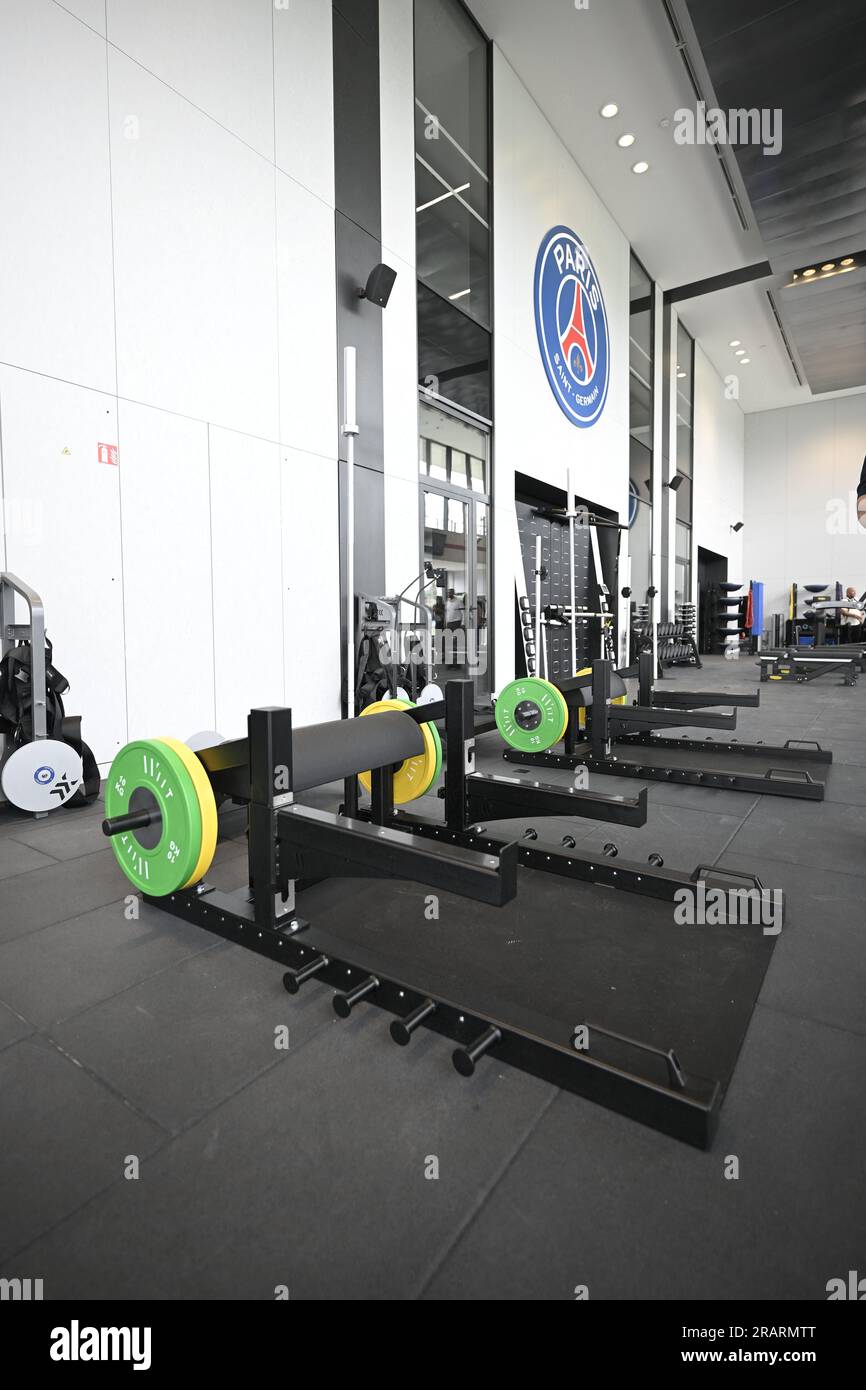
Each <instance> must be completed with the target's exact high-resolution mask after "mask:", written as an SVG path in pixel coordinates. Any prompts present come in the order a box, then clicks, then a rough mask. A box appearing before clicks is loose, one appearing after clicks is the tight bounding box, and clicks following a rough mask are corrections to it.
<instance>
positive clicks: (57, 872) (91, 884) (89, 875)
mask: <svg viewBox="0 0 866 1390" xmlns="http://www.w3.org/2000/svg"><path fill="white" fill-rule="evenodd" d="M124 882H125V880H124V879H123V876H122V875H121V874H120V872H119V870H118V867H117V860H116V859H115V857H114V855H113V854H112V852H111V850H110V849H109V848H107V847H106V848H105V849H103V850H100V851H99V852H98V853H97V854H86V855H84V856H83V857H82V858H81V859H69V860H66V861H65V863H62V864H58V863H52V864H51V866H50V867H48V868H41V869H33V870H31V871H30V872H27V873H21V874H15V875H14V876H13V877H12V878H6V879H3V880H2V881H0V942H2V941H11V940H12V939H13V938H14V937H16V936H23V935H24V933H25V932H30V931H39V929H40V928H41V927H50V926H52V925H53V924H54V923H55V922H62V921H64V920H65V919H66V918H68V917H70V916H80V914H81V913H83V912H88V911H89V910H90V909H91V908H94V907H102V906H104V905H105V904H106V903H110V902H117V901H118V899H120V898H122V897H123V888H124ZM127 886H128V885H127Z"/></svg>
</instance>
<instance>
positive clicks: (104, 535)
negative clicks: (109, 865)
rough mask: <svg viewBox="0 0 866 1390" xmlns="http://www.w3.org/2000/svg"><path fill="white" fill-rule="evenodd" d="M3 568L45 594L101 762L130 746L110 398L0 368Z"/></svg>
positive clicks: (69, 702) (78, 707)
mask: <svg viewBox="0 0 866 1390" xmlns="http://www.w3.org/2000/svg"><path fill="white" fill-rule="evenodd" d="M0 416H2V430H3V477H4V490H5V497H4V503H5V508H4V510H5V515H6V520H7V535H6V563H7V566H8V568H9V569H10V570H12V571H13V573H15V574H17V575H18V577H19V578H20V579H23V580H24V581H25V583H27V584H30V585H31V587H32V588H34V589H36V590H37V592H38V593H39V594H40V595H41V596H42V599H43V601H44V604H45V617H46V624H47V630H48V635H49V637H50V638H51V640H52V641H53V643H54V654H55V658H56V661H57V665H58V667H59V669H60V670H61V671H62V672H63V674H64V675H65V676H66V677H67V678H68V680H69V682H70V690H69V694H68V696H67V697H66V698H65V700H64V703H65V705H66V710H67V713H69V714H80V715H81V716H82V732H83V735H84V738H85V740H86V741H87V742H88V743H89V744H90V746H91V747H92V749H93V751H94V753H95V755H96V758H97V760H98V761H99V762H107V761H109V760H110V759H111V758H112V757H113V756H114V754H115V752H116V751H117V749H118V748H119V747H120V745H121V743H123V742H124V741H125V739H126V689H125V680H124V632H123V593H122V589H123V583H122V572H121V550H120V488H119V481H120V480H119V470H118V466H117V464H112V463H106V462H103V461H102V459H103V458H105V457H110V456H108V455H106V454H105V452H104V451H102V456H101V452H100V449H99V445H100V444H104V445H111V446H116V444H117V413H116V408H115V401H114V398H113V397H112V396H108V395H103V394H102V393H100V392H97V391H88V390H85V389H84V388H83V387H79V386H70V385H68V384H67V383H65V382H61V381H53V380H51V379H50V378H48V377H42V376H37V375H36V374H35V373H32V372H26V371H18V370H16V369H14V368H11V367H2V368H0Z"/></svg>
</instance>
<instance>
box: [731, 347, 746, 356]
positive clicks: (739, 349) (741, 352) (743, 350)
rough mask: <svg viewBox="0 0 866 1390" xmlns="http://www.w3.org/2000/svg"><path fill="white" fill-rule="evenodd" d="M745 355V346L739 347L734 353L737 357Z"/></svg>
mask: <svg viewBox="0 0 866 1390" xmlns="http://www.w3.org/2000/svg"><path fill="white" fill-rule="evenodd" d="M745 355H746V349H745V348H737V350H736V352H735V353H734V356H735V357H745Z"/></svg>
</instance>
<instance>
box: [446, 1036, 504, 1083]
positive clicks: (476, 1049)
mask: <svg viewBox="0 0 866 1390" xmlns="http://www.w3.org/2000/svg"><path fill="white" fill-rule="evenodd" d="M501 1037H502V1034H501V1033H500V1031H499V1029H498V1028H495V1027H494V1026H493V1024H491V1025H490V1027H489V1028H485V1030H484V1032H483V1033H482V1034H481V1037H480V1038H476V1040H475V1042H474V1043H472V1045H471V1047H458V1048H456V1049H455V1051H454V1052H452V1054H451V1060H452V1062H453V1063H454V1066H455V1067H456V1068H457V1070H458V1071H459V1073H460V1075H461V1076H471V1075H472V1073H473V1072H474V1071H475V1063H476V1062H477V1061H478V1059H479V1058H480V1057H483V1056H484V1053H485V1052H486V1051H487V1049H488V1048H489V1047H492V1046H493V1044H494V1043H497V1042H499V1039H500V1038H501Z"/></svg>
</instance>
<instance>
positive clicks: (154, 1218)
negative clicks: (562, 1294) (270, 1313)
mask: <svg viewBox="0 0 866 1390" xmlns="http://www.w3.org/2000/svg"><path fill="white" fill-rule="evenodd" d="M449 1052H450V1049H449V1048H448V1046H447V1044H445V1043H444V1042H443V1041H442V1040H441V1039H438V1038H435V1037H433V1035H427V1036H425V1037H424V1038H419V1039H417V1046H416V1045H415V1044H413V1046H412V1047H411V1048H409V1049H405V1050H404V1049H402V1048H397V1047H395V1046H394V1045H393V1043H391V1042H390V1040H389V1039H388V1038H387V1034H386V1033H385V1030H384V1028H383V1023H382V1019H381V1017H379V1016H374V1015H373V1014H371V1013H368V1014H366V1015H363V1016H362V1015H361V1014H360V1012H359V1015H358V1016H357V1017H356V1018H353V1019H352V1020H351V1021H350V1022H349V1023H347V1024H340V1023H336V1022H335V1023H334V1024H333V1025H329V1027H328V1029H327V1030H326V1031H325V1032H324V1033H323V1034H322V1035H320V1036H319V1037H317V1038H316V1039H314V1040H313V1042H311V1043H310V1044H309V1045H307V1046H305V1047H303V1048H302V1049H301V1050H300V1051H299V1052H298V1053H297V1054H296V1055H293V1056H291V1057H290V1059H289V1061H288V1062H287V1064H286V1065H285V1066H281V1067H277V1068H274V1069H273V1070H271V1071H270V1072H268V1073H267V1074H266V1075H264V1076H262V1077H260V1078H259V1079H258V1080H257V1081H255V1082H254V1083H253V1084H252V1085H250V1086H247V1087H246V1088H245V1089H244V1090H243V1091H241V1092H240V1093H239V1094H238V1095H236V1096H234V1097H233V1098H232V1099H231V1100H230V1101H229V1102H228V1103H227V1104H226V1105H224V1106H222V1107H221V1108H220V1109H219V1111H217V1112H215V1113H214V1114H213V1115H211V1116H209V1117H208V1118H207V1119H206V1120H203V1121H202V1122H201V1123H200V1124H198V1125H196V1126H195V1127H194V1128H193V1129H192V1130H189V1131H187V1132H186V1133H185V1134H184V1135H182V1136H181V1137H180V1138H179V1139H177V1140H175V1141H173V1142H172V1143H171V1144H170V1145H169V1146H167V1147H166V1149H164V1150H163V1151H162V1152H161V1153H159V1154H158V1155H157V1156H156V1157H155V1159H154V1160H153V1162H152V1163H150V1164H145V1165H144V1167H143V1170H142V1178H141V1181H140V1182H137V1183H123V1184H117V1185H116V1186H115V1188H114V1189H113V1190H112V1191H111V1192H110V1193H108V1194H107V1195H106V1196H105V1197H103V1198H101V1199H100V1200H99V1201H97V1202H95V1203H93V1204H92V1205H91V1206H89V1207H88V1208H86V1209H85V1210H84V1211H82V1212H81V1213H80V1214H79V1215H77V1216H75V1217H73V1218H72V1219H71V1220H69V1221H67V1222H65V1223H64V1225H63V1226H62V1227H60V1228H58V1229H57V1230H56V1231H54V1232H53V1233H52V1234H51V1235H49V1236H48V1237H47V1238H46V1239H44V1240H40V1241H39V1242H38V1243H37V1244H36V1245H35V1246H34V1247H33V1248H32V1249H31V1250H29V1251H27V1252H26V1258H27V1261H28V1262H29V1267H32V1268H33V1269H34V1270H35V1269H37V1268H38V1270H39V1271H40V1274H41V1277H43V1278H44V1279H45V1286H46V1291H47V1295H48V1294H49V1293H50V1296H52V1297H59V1298H62V1297H75V1298H107V1297H112V1298H118V1297H119V1298H146V1297H159V1298H195V1299H200V1298H230V1299H237V1298H244V1299H266V1300H272V1299H273V1297H274V1290H275V1288H276V1286H277V1285H280V1284H285V1285H287V1286H288V1288H289V1292H290V1296H291V1298H292V1299H293V1300H298V1299H302V1300H306V1299H365V1300H366V1299H411V1298H413V1297H414V1296H415V1295H416V1293H417V1291H418V1290H419V1289H420V1287H421V1286H422V1284H423V1283H424V1281H425V1280H426V1279H427V1277H428V1275H429V1273H430V1271H431V1270H432V1269H434V1268H435V1267H436V1264H437V1263H438V1261H439V1259H440V1258H441V1256H442V1254H443V1253H444V1251H445V1250H446V1249H447V1248H448V1247H449V1245H450V1244H451V1243H452V1242H453V1240H454V1238H455V1236H456V1234H457V1231H458V1230H459V1228H460V1225H461V1223H462V1222H463V1221H464V1220H465V1219H466V1216H467V1213H469V1212H471V1211H472V1210H473V1208H474V1207H475V1205H476V1204H478V1203H479V1202H480V1201H481V1200H482V1199H483V1197H484V1195H485V1193H486V1192H487V1191H488V1189H489V1188H490V1186H491V1184H492V1183H493V1182H494V1181H495V1180H496V1178H497V1177H498V1175H499V1173H500V1172H501V1170H502V1169H503V1167H505V1165H507V1163H508V1160H509V1158H510V1157H511V1155H512V1154H513V1152H514V1151H515V1149H516V1148H517V1147H519V1144H520V1142H521V1140H522V1138H523V1137H524V1135H525V1134H526V1133H527V1132H528V1131H529V1130H530V1129H531V1128H532V1126H533V1125H534V1124H535V1123H536V1121H537V1119H538V1116H539V1115H540V1114H541V1113H542V1111H543V1110H544V1108H545V1106H546V1105H547V1104H548V1103H549V1101H550V1098H551V1097H552V1095H553V1094H554V1093H553V1092H552V1091H551V1090H550V1088H548V1087H547V1086H545V1085H543V1084H542V1083H541V1082H537V1081H534V1080H533V1079H531V1078H530V1077H527V1076H523V1075H522V1074H519V1073H517V1072H513V1071H509V1072H508V1073H507V1074H500V1072H499V1071H498V1070H497V1068H496V1067H495V1066H494V1067H490V1068H489V1069H487V1070H486V1071H485V1073H484V1074H483V1075H482V1074H481V1073H479V1074H478V1076H476V1077H475V1078H473V1081H472V1082H471V1083H469V1084H465V1083H464V1082H463V1081H461V1079H460V1078H459V1077H458V1076H457V1075H456V1073H455V1072H454V1069H453V1067H452V1066H451V1063H450V1059H449ZM476 1083H478V1084H476ZM431 1159H436V1160H438V1165H439V1177H438V1179H434V1178H427V1177H425V1167H426V1169H427V1171H430V1161H431ZM560 1178H562V1175H560ZM143 1232H146V1239H143V1238H142V1233H143ZM217 1252H218V1253H217ZM3 1272H4V1273H5V1272H6V1271H5V1270H4V1271H3Z"/></svg>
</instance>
